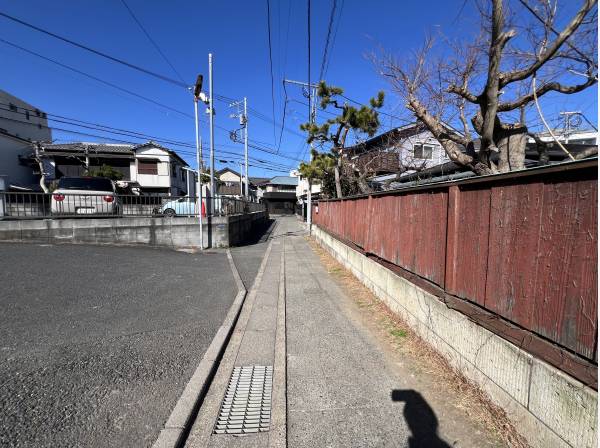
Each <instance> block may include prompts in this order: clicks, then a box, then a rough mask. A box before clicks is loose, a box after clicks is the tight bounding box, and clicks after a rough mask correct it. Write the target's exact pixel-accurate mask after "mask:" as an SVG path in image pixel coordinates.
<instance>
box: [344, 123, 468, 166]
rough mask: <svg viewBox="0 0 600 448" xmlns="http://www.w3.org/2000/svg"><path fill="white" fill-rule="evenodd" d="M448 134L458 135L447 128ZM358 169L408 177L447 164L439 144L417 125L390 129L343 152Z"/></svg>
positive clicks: (423, 127)
mask: <svg viewBox="0 0 600 448" xmlns="http://www.w3.org/2000/svg"><path fill="white" fill-rule="evenodd" d="M448 130H449V131H450V132H457V131H455V130H454V129H452V128H451V127H449V126H448ZM345 155H346V157H348V159H349V160H350V161H351V163H354V164H355V165H357V166H358V167H359V168H360V169H361V170H368V171H369V172H371V173H372V175H373V176H380V175H386V174H391V173H394V174H400V175H401V176H402V175H408V174H410V173H414V172H415V171H420V170H424V169H426V168H431V167H433V166H436V165H441V164H443V163H446V162H449V161H450V159H449V158H448V156H447V155H446V152H445V150H444V148H443V147H442V145H441V144H440V142H439V141H437V139H436V138H435V137H434V136H433V134H432V133H431V132H430V131H429V130H428V129H427V128H426V127H425V126H424V125H423V124H422V123H419V122H416V123H411V124H408V125H406V126H401V127H399V128H395V129H391V130H389V131H387V132H385V133H383V134H380V135H377V136H375V137H373V138H370V139H369V140H366V141H365V142H361V143H359V144H356V145H354V146H352V147H350V148H347V149H346V150H345Z"/></svg>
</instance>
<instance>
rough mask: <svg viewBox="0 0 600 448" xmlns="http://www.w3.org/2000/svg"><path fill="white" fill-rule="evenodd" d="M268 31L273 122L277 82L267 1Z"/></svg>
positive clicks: (274, 137) (275, 138)
mask: <svg viewBox="0 0 600 448" xmlns="http://www.w3.org/2000/svg"><path fill="white" fill-rule="evenodd" d="M267 30H268V36H269V66H270V67H271V107H272V109H273V121H275V81H274V79H273V49H272V46H271V2H270V0H267ZM273 141H274V143H275V144H277V136H276V135H275V125H273Z"/></svg>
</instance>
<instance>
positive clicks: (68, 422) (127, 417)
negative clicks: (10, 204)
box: [0, 243, 237, 447]
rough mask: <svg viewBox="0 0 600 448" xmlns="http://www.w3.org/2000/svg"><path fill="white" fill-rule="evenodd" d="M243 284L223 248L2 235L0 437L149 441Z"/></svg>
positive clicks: (60, 442) (50, 441) (19, 441)
mask: <svg viewBox="0 0 600 448" xmlns="http://www.w3.org/2000/svg"><path fill="white" fill-rule="evenodd" d="M236 292H237V290H236V287H235V283H234V281H233V277H232V275H231V270H230V266H229V263H228V261H227V256H226V254H225V252H215V253H206V254H202V255H198V254H188V253H183V252H175V251H172V250H167V249H153V248H138V247H102V246H76V245H37V244H8V243H2V244H0V309H1V310H2V312H0V415H2V418H1V419H0V446H23V447H25V446H27V447H32V446H36V447H38V446H48V447H50V446H52V447H56V446H120V447H127V446H136V447H137V446H150V445H152V443H153V442H154V440H155V439H156V437H157V435H158V433H159V431H160V429H161V427H162V426H163V424H164V422H165V421H166V419H167V418H168V416H169V414H170V412H171V410H172V408H173V407H174V405H175V403H176V401H177V399H178V398H179V396H180V394H181V392H182V391H183V389H184V387H185V385H186V383H187V381H188V380H189V378H190V377H191V375H192V373H193V372H194V370H195V368H196V366H197V364H198V362H199V361H200V359H201V358H202V355H203V354H204V352H205V350H206V349H207V348H208V346H209V344H210V342H211V340H212V338H213V336H214V335H215V333H216V331H217V329H218V327H219V326H220V325H221V324H222V322H223V320H224V318H225V315H226V313H227V310H228V309H229V306H230V305H231V303H232V301H233V298H234V296H235V293H236Z"/></svg>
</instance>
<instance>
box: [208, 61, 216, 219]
mask: <svg viewBox="0 0 600 448" xmlns="http://www.w3.org/2000/svg"><path fill="white" fill-rule="evenodd" d="M208 89H209V93H208V94H209V97H210V99H209V101H210V111H209V114H210V116H209V122H210V195H211V198H212V200H211V208H210V211H211V213H214V212H213V208H214V202H215V200H214V198H215V135H214V134H215V123H214V116H215V103H214V98H213V65H212V53H208Z"/></svg>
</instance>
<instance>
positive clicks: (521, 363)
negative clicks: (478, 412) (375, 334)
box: [313, 226, 598, 448]
mask: <svg viewBox="0 0 600 448" xmlns="http://www.w3.org/2000/svg"><path fill="white" fill-rule="evenodd" d="M313 235H314V236H315V238H316V240H317V241H318V242H319V244H320V245H321V246H323V247H324V248H325V249H326V250H327V251H328V252H329V253H330V254H331V255H332V256H334V257H335V258H336V259H337V260H338V261H339V262H340V263H341V264H343V265H344V266H345V267H346V268H347V269H349V270H350V271H351V272H352V273H353V274H354V275H355V276H356V277H357V278H358V279H359V280H361V281H362V282H363V284H364V285H365V286H367V287H368V288H369V289H370V290H371V291H373V293H374V294H375V295H376V296H377V297H378V298H379V299H381V300H382V301H383V302H384V303H386V305H387V306H388V307H389V308H390V309H391V310H392V311H394V312H395V313H397V314H398V315H399V316H400V317H402V318H403V319H404V320H405V321H406V323H407V324H408V325H410V326H411V328H412V329H413V330H414V331H415V332H416V333H417V334H419V336H420V337H421V338H423V339H424V340H425V341H427V342H428V343H429V344H430V345H432V346H433V347H434V348H435V349H436V350H437V351H438V352H440V353H441V354H442V355H443V356H444V357H445V358H446V359H447V360H448V362H449V363H450V364H451V365H452V366H453V367H454V368H456V369H457V370H458V371H459V372H461V373H462V374H463V375H464V376H465V377H466V378H468V379H469V380H470V381H472V382H473V383H475V384H476V385H477V386H479V387H480V388H481V389H482V390H483V391H485V392H486V393H487V395H488V396H489V397H490V399H491V400H492V401H493V402H494V403H495V404H497V405H499V406H500V407H502V408H503V409H504V410H505V411H506V412H507V414H508V416H509V418H510V419H511V420H512V422H513V424H514V425H515V427H516V428H517V430H518V431H519V432H520V433H521V434H522V435H523V436H525V437H526V438H527V440H528V441H529V443H530V444H531V446H533V447H540V448H542V447H543V448H547V447H553V448H555V447H556V448H567V447H571V448H575V447H577V448H594V447H597V446H598V436H597V430H598V429H597V411H598V394H597V392H596V391H594V390H593V389H591V388H589V387H587V386H585V385H583V384H582V383H580V382H579V381H577V380H575V379H574V378H572V377H570V376H568V375H566V374H564V373H563V372H560V371H559V370H557V369H555V368H554V367H552V366H550V365H549V364H547V363H545V362H543V361H542V360H540V359H537V358H535V357H533V356H531V355H530V354H528V353H526V352H525V351H523V350H521V349H519V347H517V346H515V345H514V344H512V343H510V342H508V341H506V340H505V339H503V338H501V337H500V336H497V335H495V334H494V333H492V332H490V331H488V330H487V329H485V328H483V327H481V326H479V325H477V324H476V323H474V322H472V321H470V320H469V319H468V318H467V317H466V316H465V315H463V314H462V313H460V312H458V311H455V310H452V309H449V308H448V307H446V305H445V304H444V303H443V302H441V301H440V300H439V299H438V298H437V297H435V296H434V295H432V294H430V293H428V292H426V291H424V290H423V289H421V288H419V287H418V286H416V285H415V284H413V283H411V282H409V281H408V280H406V279H404V278H403V277H400V276H398V275H396V274H395V273H394V272H392V271H390V270H389V269H386V268H385V267H384V266H382V265H381V264H379V263H377V262H375V261H373V260H372V259H370V258H368V257H366V256H364V255H362V254H361V253H360V252H358V251H356V250H354V249H352V248H350V247H349V246H347V245H345V244H344V243H342V242H340V241H339V240H337V239H336V238H334V237H332V236H331V235H329V234H328V233H326V232H324V231H323V230H321V229H319V228H318V227H317V226H313Z"/></svg>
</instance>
